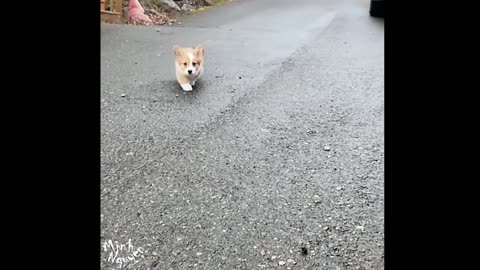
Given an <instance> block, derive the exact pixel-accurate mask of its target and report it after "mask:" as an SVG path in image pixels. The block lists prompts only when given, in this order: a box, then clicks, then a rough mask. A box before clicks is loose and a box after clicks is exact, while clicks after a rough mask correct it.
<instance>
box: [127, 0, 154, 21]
mask: <svg viewBox="0 0 480 270" xmlns="http://www.w3.org/2000/svg"><path fill="white" fill-rule="evenodd" d="M144 12H145V11H144V10H143V8H142V6H141V5H140V3H139V2H138V0H129V2H128V20H130V21H145V22H152V20H150V18H149V17H148V16H147V15H145V14H144Z"/></svg>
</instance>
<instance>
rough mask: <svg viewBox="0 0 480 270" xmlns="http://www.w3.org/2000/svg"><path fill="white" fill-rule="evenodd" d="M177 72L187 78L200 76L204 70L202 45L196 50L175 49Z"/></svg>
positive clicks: (177, 47)
mask: <svg viewBox="0 0 480 270" xmlns="http://www.w3.org/2000/svg"><path fill="white" fill-rule="evenodd" d="M173 52H174V54H175V62H176V69H177V72H180V73H182V74H184V75H186V76H198V75H199V73H200V70H201V69H202V68H203V55H204V49H203V46H202V45H198V46H197V47H195V48H182V47H179V46H175V47H173Z"/></svg>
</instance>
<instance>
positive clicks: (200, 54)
mask: <svg viewBox="0 0 480 270" xmlns="http://www.w3.org/2000/svg"><path fill="white" fill-rule="evenodd" d="M204 54H205V49H204V48H203V45H202V44H198V45H197V47H195V56H197V57H203V55H204Z"/></svg>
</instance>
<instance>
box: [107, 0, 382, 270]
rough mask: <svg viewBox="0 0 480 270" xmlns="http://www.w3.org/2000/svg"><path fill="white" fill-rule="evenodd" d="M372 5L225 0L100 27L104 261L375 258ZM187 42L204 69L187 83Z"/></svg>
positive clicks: (377, 65)
mask: <svg viewBox="0 0 480 270" xmlns="http://www.w3.org/2000/svg"><path fill="white" fill-rule="evenodd" d="M368 7H369V1H368V0H352V1H347V0H344V1H334V0H326V1H316V0H301V1H287V0H236V1H235V0H234V1H233V2H231V3H229V4H226V5H224V6H220V7H215V8H212V9H208V10H206V11H204V12H200V13H198V14H195V15H192V16H188V17H185V18H183V19H182V24H179V25H175V26H149V27H139V26H126V25H109V24H102V25H101V78H102V79H101V233H102V234H101V243H100V244H101V268H102V269H116V268H117V269H118V267H121V268H122V269H151V270H153V269H288V268H290V269H327V270H329V269H332V270H333V269H383V268H384V257H383V254H384V252H383V248H384V243H383V241H384V227H383V226H384V211H383V207H384V177H383V172H384V161H383V158H384V131H383V129H384V99H383V98H384V59H383V56H384V51H383V50H384V24H383V20H379V19H375V18H371V17H369V14H368ZM197 43H202V44H204V46H205V54H206V59H205V65H206V66H205V74H204V76H203V77H202V78H201V80H200V81H198V82H197V85H195V88H194V91H192V92H183V91H182V89H181V88H180V86H179V85H178V84H177V83H176V81H175V73H174V72H175V69H174V65H173V51H172V47H173V45H183V46H195V45H196V44H197ZM109 240H111V241H112V244H113V245H114V246H115V243H116V242H117V243H118V244H125V247H120V250H118V251H119V252H118V253H115V252H113V253H111V252H112V250H115V249H112V246H108V245H104V244H105V243H108V241H109ZM129 240H130V244H128V241H129ZM109 256H112V257H110V260H109ZM114 258H115V259H114ZM122 258H123V261H122ZM119 259H120V260H119ZM292 260H293V261H294V262H293V261H292Z"/></svg>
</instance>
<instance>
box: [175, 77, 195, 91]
mask: <svg viewBox="0 0 480 270" xmlns="http://www.w3.org/2000/svg"><path fill="white" fill-rule="evenodd" d="M177 81H178V83H179V84H180V86H181V87H182V89H183V90H184V91H192V90H193V88H192V86H191V85H190V80H189V79H188V78H187V77H185V76H183V75H177Z"/></svg>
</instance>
